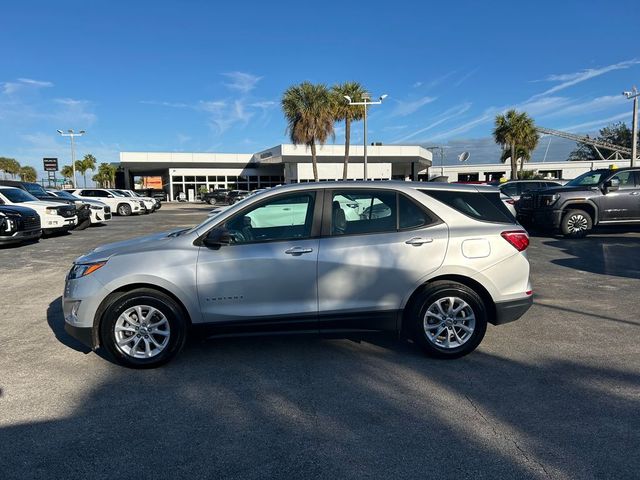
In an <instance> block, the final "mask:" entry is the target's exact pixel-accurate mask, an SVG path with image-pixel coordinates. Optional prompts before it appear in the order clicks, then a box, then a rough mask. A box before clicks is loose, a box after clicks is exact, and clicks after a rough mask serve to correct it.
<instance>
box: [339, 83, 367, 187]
mask: <svg viewBox="0 0 640 480" xmlns="http://www.w3.org/2000/svg"><path fill="white" fill-rule="evenodd" d="M331 93H332V95H333V96H334V99H333V101H334V107H333V108H334V110H333V115H334V117H333V118H334V119H335V121H336V122H341V121H343V120H344V167H343V168H342V179H343V180H346V179H347V169H348V165H349V144H350V142H351V122H352V121H358V120H362V117H363V116H364V109H362V110H361V109H360V108H354V107H353V106H352V105H349V102H348V101H346V99H345V98H344V97H345V96H348V97H350V98H351V100H353V101H354V102H360V101H362V96H363V95H364V94H365V93H366V90H365V89H364V88H363V87H362V85H360V84H359V83H358V82H345V83H341V84H338V85H334V86H333V87H331Z"/></svg>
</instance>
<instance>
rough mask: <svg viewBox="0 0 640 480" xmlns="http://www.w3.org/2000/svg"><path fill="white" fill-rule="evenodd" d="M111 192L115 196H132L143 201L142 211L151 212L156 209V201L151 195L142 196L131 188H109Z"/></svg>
mask: <svg viewBox="0 0 640 480" xmlns="http://www.w3.org/2000/svg"><path fill="white" fill-rule="evenodd" d="M109 191H110V192H111V193H113V194H114V195H115V196H117V197H120V196H123V197H127V198H133V199H134V200H139V201H141V202H143V203H144V210H145V211H144V213H153V212H155V210H156V207H157V202H156V201H155V200H154V199H153V198H151V197H143V196H142V195H139V194H137V193H136V192H134V191H132V190H121V189H113V188H112V189H110V190H109Z"/></svg>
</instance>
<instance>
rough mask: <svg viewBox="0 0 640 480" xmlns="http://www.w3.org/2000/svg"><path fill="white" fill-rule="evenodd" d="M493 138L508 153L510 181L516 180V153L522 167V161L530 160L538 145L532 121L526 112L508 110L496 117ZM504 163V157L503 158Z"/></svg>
mask: <svg viewBox="0 0 640 480" xmlns="http://www.w3.org/2000/svg"><path fill="white" fill-rule="evenodd" d="M493 137H494V139H495V141H496V143H498V144H500V145H501V146H502V148H503V149H504V150H508V151H509V157H510V159H511V179H512V180H515V179H517V178H518V151H519V150H520V151H521V153H523V155H521V158H522V159H523V160H522V165H523V166H524V161H525V160H524V159H525V158H527V159H528V158H530V156H531V152H532V151H533V150H534V149H535V148H536V146H537V145H538V139H539V136H538V132H537V131H536V126H535V124H534V122H533V119H532V118H531V117H529V115H527V113H526V112H517V111H516V110H513V109H512V110H509V111H508V112H507V113H506V114H504V115H498V116H496V121H495V128H494V130H493ZM503 157H504V155H503ZM504 160H505V161H506V157H504Z"/></svg>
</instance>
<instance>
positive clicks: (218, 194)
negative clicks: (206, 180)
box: [200, 188, 229, 205]
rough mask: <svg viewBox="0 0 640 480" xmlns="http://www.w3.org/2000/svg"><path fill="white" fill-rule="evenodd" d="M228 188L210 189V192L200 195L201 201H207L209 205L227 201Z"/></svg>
mask: <svg viewBox="0 0 640 480" xmlns="http://www.w3.org/2000/svg"><path fill="white" fill-rule="evenodd" d="M228 196H229V190H225V189H222V188H220V189H218V190H211V191H210V192H206V193H203V194H202V196H201V197H200V198H201V199H202V201H203V202H207V203H208V204H209V205H216V204H218V203H227V202H228V201H229V199H228Z"/></svg>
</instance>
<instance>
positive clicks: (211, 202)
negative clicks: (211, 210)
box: [207, 197, 218, 205]
mask: <svg viewBox="0 0 640 480" xmlns="http://www.w3.org/2000/svg"><path fill="white" fill-rule="evenodd" d="M207 202H209V205H215V204H216V203H218V202H217V201H216V199H215V198H213V197H211V198H209V200H207Z"/></svg>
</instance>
